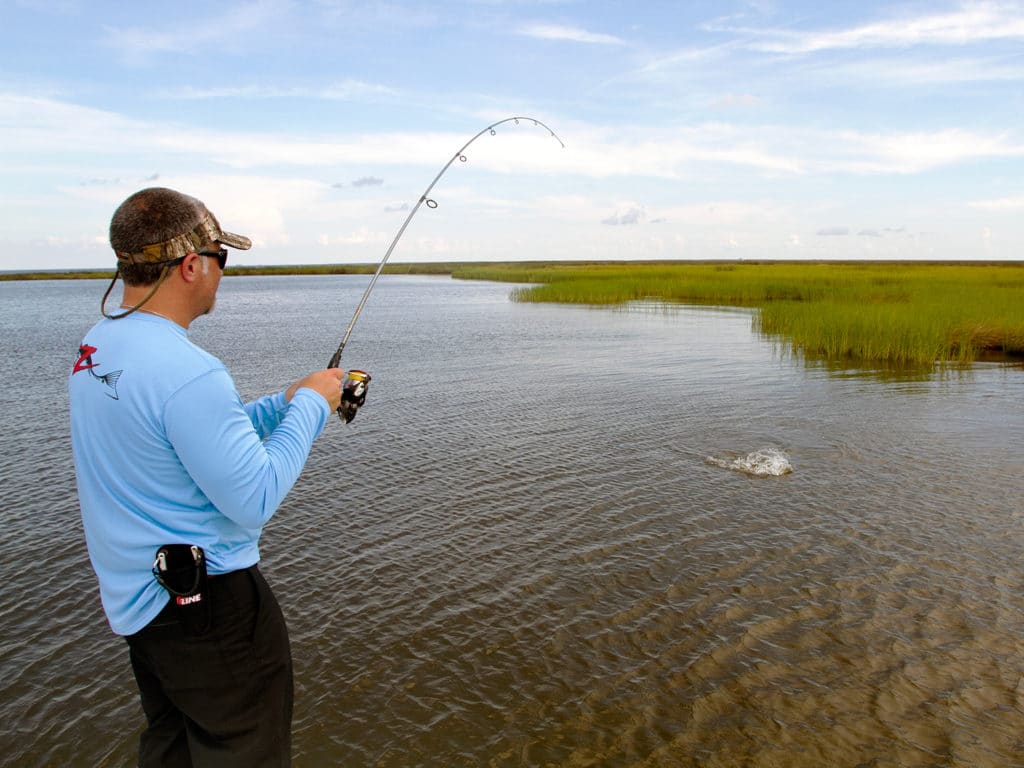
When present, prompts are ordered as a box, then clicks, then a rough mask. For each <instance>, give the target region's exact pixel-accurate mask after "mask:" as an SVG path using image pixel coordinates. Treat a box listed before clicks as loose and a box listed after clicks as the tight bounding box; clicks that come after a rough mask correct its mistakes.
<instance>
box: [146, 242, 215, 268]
mask: <svg viewBox="0 0 1024 768" xmlns="http://www.w3.org/2000/svg"><path fill="white" fill-rule="evenodd" d="M196 255H197V256H209V257H210V258H213V259H216V260H217V264H218V265H219V266H220V269H221V271H222V272H223V271H224V266H225V265H226V264H227V263H228V249H227V248H220V249H218V250H216V251H196ZM186 258H188V257H187V256H179V257H178V258H176V259H171V260H170V261H158V262H156V263H157V264H163V265H164V266H165V268H167V269H170V268H171V267H176V266H178V265H179V264H181V263H182V262H183V261H185V259H186Z"/></svg>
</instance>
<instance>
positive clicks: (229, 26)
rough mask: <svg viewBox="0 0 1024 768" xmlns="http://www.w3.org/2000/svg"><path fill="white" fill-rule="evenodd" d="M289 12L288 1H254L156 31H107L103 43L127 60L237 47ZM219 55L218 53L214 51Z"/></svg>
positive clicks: (122, 29)
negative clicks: (258, 30) (219, 46)
mask: <svg viewBox="0 0 1024 768" xmlns="http://www.w3.org/2000/svg"><path fill="white" fill-rule="evenodd" d="M287 9H288V3H287V0H252V2H245V3H240V4H238V5H235V6H229V7H227V8H226V9H225V10H223V11H222V12H221V13H220V14H219V15H217V16H212V17H207V18H193V19H191V20H190V21H188V22H187V23H184V22H182V23H176V24H167V25H163V26H162V27H161V28H159V29H158V28H156V27H111V26H108V27H106V39H105V41H104V43H105V44H106V45H107V46H109V47H111V48H113V49H115V50H116V51H118V52H119V53H121V54H122V55H124V56H127V57H138V58H148V57H149V56H150V55H152V54H154V53H167V52H180V53H181V54H182V55H189V52H192V51H195V52H198V51H199V49H201V48H202V47H204V46H217V45H221V46H234V45H237V44H238V43H239V41H245V40H247V39H248V38H249V37H250V36H251V33H252V32H253V31H254V30H257V29H261V28H264V27H266V26H268V25H270V24H271V23H272V22H273V21H274V20H275V19H279V18H281V17H282V16H283V15H284V13H285V12H286V11H287ZM213 53H214V54H216V51H213Z"/></svg>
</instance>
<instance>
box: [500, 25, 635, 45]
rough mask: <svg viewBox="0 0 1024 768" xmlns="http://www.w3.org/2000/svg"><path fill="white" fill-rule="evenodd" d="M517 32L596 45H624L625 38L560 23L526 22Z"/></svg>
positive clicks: (543, 38) (541, 37)
mask: <svg viewBox="0 0 1024 768" xmlns="http://www.w3.org/2000/svg"><path fill="white" fill-rule="evenodd" d="M518 31H519V34H521V35H525V36H527V37H534V38H537V39H540V40H569V41H571V42H574V43H594V44H598V45H624V44H625V42H626V41H625V40H623V39H622V38H619V37H615V36H614V35H606V34H602V33H600V32H589V31H587V30H585V29H580V28H579V27H567V26H562V25H560V24H528V25H526V26H524V27H520V28H519V30H518Z"/></svg>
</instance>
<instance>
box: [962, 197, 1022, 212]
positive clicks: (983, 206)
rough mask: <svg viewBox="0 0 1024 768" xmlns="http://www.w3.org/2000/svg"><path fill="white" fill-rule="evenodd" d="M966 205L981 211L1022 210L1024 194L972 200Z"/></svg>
mask: <svg viewBox="0 0 1024 768" xmlns="http://www.w3.org/2000/svg"><path fill="white" fill-rule="evenodd" d="M968 205H969V206H970V207H971V208H977V209H978V210H982V211H997V212H1000V211H1024V196H1022V197H1001V198H997V199H995V200H974V201H972V202H970V203H968Z"/></svg>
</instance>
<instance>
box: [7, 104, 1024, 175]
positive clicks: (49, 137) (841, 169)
mask: <svg viewBox="0 0 1024 768" xmlns="http://www.w3.org/2000/svg"><path fill="white" fill-rule="evenodd" d="M570 130H571V131H572V137H573V138H572V141H571V142H570V143H569V145H568V147H567V148H566V149H562V148H560V147H559V146H558V144H557V142H554V140H551V139H549V138H548V137H547V134H546V132H544V131H539V132H538V131H537V130H536V129H534V128H533V127H532V126H525V125H524V126H521V127H519V128H516V129H509V130H502V131H501V132H500V133H499V137H498V139H493V140H488V139H489V138H490V137H484V139H482V140H481V141H479V142H477V143H476V144H474V146H473V148H472V152H471V153H469V154H470V161H471V164H472V166H473V167H474V168H478V169H482V170H488V171H491V172H498V173H534V172H540V173H566V174H571V175H577V176H580V177H588V178H610V177H616V176H640V177H648V178H662V179H678V178H687V179H690V180H693V179H696V178H700V176H701V173H702V169H705V170H708V171H713V172H714V171H715V169H719V170H720V169H722V168H723V167H733V168H738V169H743V168H747V169H751V170H753V171H756V172H758V173H761V174H764V175H771V176H780V175H788V176H792V175H806V174H821V173H834V172H838V173H850V174H858V175H885V174H890V175H891V174H897V175H907V174H916V173H923V172H927V171H930V170H932V169H935V168H940V167H946V166H951V165H956V164H959V163H964V162H968V161H972V160H981V159H993V158H1006V159H1012V158H1022V157H1024V141H1022V140H1021V139H1020V138H1019V137H1016V136H1014V135H1013V134H1011V133H1009V132H1000V133H982V132H978V131H968V130H963V129H946V130H939V131H930V132H928V131H913V132H906V131H893V132H877V133H865V132H858V131H849V130H840V131H824V130H811V129H795V128H791V127H787V126H781V125H780V126H772V125H760V126H756V127H755V128H751V127H749V126H742V125H733V124H729V123H718V122H713V123H705V124H702V125H697V126H683V127H680V126H668V127H662V128H659V129H652V128H646V129H642V128H628V127H619V128H614V129H613V128H609V127H601V128H598V127H595V126H589V125H586V124H577V125H574V126H571V127H570ZM0 131H2V132H3V135H4V140H5V145H6V149H7V151H8V152H15V153H16V152H40V151H42V150H43V149H44V148H46V147H65V146H74V147H75V148H76V150H77V151H80V152H83V153H89V154H91V155H92V156H93V157H98V156H100V155H104V154H109V155H111V156H113V155H116V154H119V153H123V152H126V151H128V152H135V153H165V152H173V153H175V154H176V155H182V154H184V155H185V156H191V157H194V158H195V159H196V161H197V162H201V163H213V164H216V165H221V166H226V167H231V168H236V169H240V168H261V167H272V166H274V165H280V166H282V167H289V166H291V167H303V166H306V167H328V166H332V165H349V166H353V165H356V166H363V167H365V168H366V170H367V171H369V170H371V167H381V166H389V167H391V166H395V165H425V166H430V167H434V166H436V165H437V164H438V162H439V158H442V157H443V156H444V152H445V151H446V148H450V147H457V146H459V145H460V144H461V143H462V142H464V141H465V135H463V134H453V133H431V132H422V133H398V132H392V133H385V132H376V133H369V134H348V135H342V136H339V137H337V138H332V139H331V140H329V141H325V140H323V138H322V137H318V136H316V135H309V136H302V135H297V136H296V135H284V134H279V135H267V134H264V133H262V132H258V131H253V132H245V131H239V130H226V131H222V130H218V129H216V128H215V127H212V126H207V125H203V126H193V125H174V124H170V123H165V122H152V123H151V122H147V121H144V120H137V119H133V118H127V117H124V116H122V115H120V114H117V113H113V112H108V111H103V110H99V109H95V108H91V107H82V106H79V105H75V104H71V103H67V102H62V101H59V100H55V99H46V98H37V97H31V96H21V95H17V94H10V93H7V94H5V93H2V92H0ZM499 139H500V140H499ZM545 141H550V143H551V145H552V146H551V148H550V151H548V149H547V147H546V145H545V144H544V142H545ZM143 156H145V155H143ZM374 175H376V174H374Z"/></svg>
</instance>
